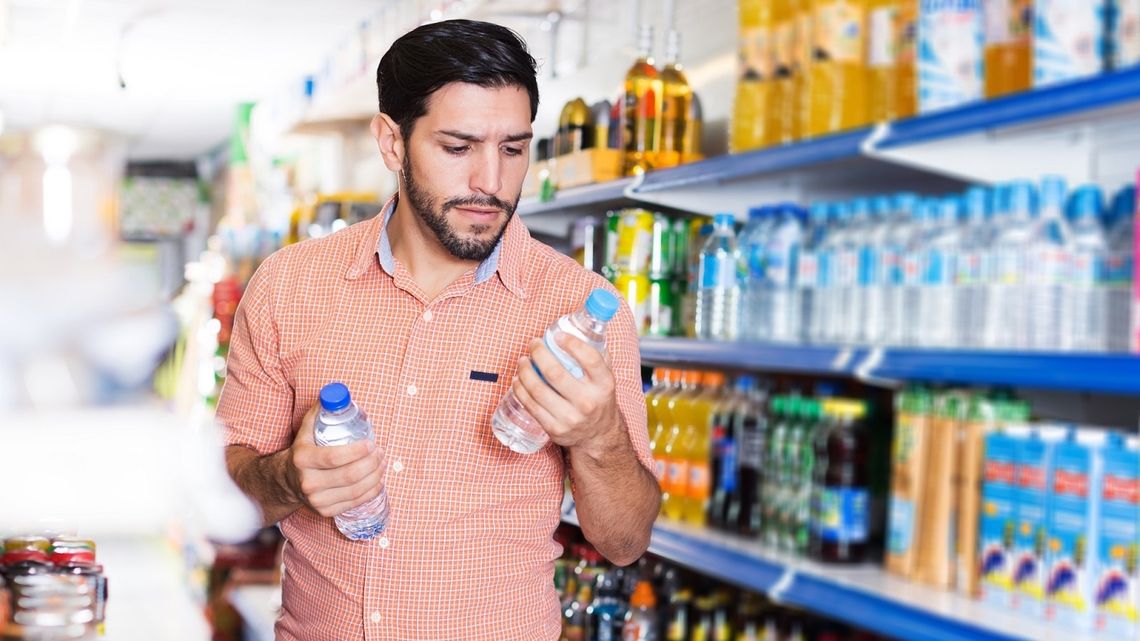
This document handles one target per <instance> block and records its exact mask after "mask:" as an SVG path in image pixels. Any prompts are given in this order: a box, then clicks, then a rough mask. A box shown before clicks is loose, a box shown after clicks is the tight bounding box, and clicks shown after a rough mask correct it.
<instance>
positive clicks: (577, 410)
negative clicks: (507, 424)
mask: <svg viewBox="0 0 1140 641" xmlns="http://www.w3.org/2000/svg"><path fill="white" fill-rule="evenodd" d="M557 340H558V346H559V347H561V348H562V349H563V350H565V351H566V353H568V354H570V356H572V357H573V358H574V360H576V361H578V364H579V365H580V366H581V367H582V372H583V376H582V378H581V379H576V378H574V376H573V375H572V374H570V372H568V371H566V368H565V367H563V366H562V363H560V362H559V361H558V359H557V358H555V356H554V354H552V353H551V352H550V350H549V349H548V348H547V347H546V345H545V344H543V342H542V340H540V339H535V340H534V341H532V342H531V344H530V356H523V357H522V358H520V359H519V362H518V378H516V379H515V382H514V384H513V386H512V387H513V389H514V393H515V396H516V397H518V399H519V401H521V402H522V404H523V406H524V407H526V409H527V411H528V412H530V414H531V416H533V417H534V418H535V419H536V420H538V422H539V424H540V425H542V429H544V430H546V433H547V434H548V435H550V440H552V441H554V442H555V443H556V444H558V445H561V446H562V447H565V448H582V449H583V450H584V451H585V452H586V453H589V454H591V456H593V457H595V458H599V457H601V456H602V455H603V454H604V453H605V452H606V451H608V450H610V449H611V448H612V447H615V446H616V445H617V444H619V443H621V441H620V440H617V439H618V438H620V437H622V436H624V433H623V431H622V430H623V426H622V418H621V412H619V411H618V405H617V393H616V387H615V384H614V375H613V371H612V370H610V366H609V363H607V362H606V359H605V357H604V356H603V355H602V354H601V353H600V352H599V351H598V350H596V349H594V348H593V347H592V346H590V345H589V344H588V343H586V342H585V341H583V340H581V339H579V338H578V337H576V336H571V335H567V334H562V335H560V336H559V337H558V339H557ZM535 366H537V367H538V369H539V371H541V372H542V377H539V375H538V372H535V371H534V367H535ZM543 378H545V379H546V381H545V382H544V381H543ZM548 383H549V384H548Z"/></svg>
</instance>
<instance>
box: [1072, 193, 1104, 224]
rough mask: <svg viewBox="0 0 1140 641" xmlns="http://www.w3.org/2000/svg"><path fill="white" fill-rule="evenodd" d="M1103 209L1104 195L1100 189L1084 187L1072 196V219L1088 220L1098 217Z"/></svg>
mask: <svg viewBox="0 0 1140 641" xmlns="http://www.w3.org/2000/svg"><path fill="white" fill-rule="evenodd" d="M1102 209H1104V193H1102V192H1101V190H1100V187H1096V186H1094V185H1085V186H1083V187H1081V188H1079V189H1077V191H1076V193H1074V194H1073V217H1074V218H1088V217H1096V216H1099V215H1100V212H1101V210H1102Z"/></svg>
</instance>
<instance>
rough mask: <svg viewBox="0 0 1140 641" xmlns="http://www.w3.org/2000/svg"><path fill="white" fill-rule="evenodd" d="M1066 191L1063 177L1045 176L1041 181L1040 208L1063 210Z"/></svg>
mask: <svg viewBox="0 0 1140 641" xmlns="http://www.w3.org/2000/svg"><path fill="white" fill-rule="evenodd" d="M1067 190H1068V188H1067V186H1066V185H1065V178H1064V177H1063V176H1045V177H1044V178H1042V179H1041V208H1042V209H1047V208H1049V207H1055V208H1056V209H1058V210H1063V209H1064V208H1065V196H1066V195H1067V194H1066V191H1067Z"/></svg>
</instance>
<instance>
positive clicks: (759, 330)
mask: <svg viewBox="0 0 1140 641" xmlns="http://www.w3.org/2000/svg"><path fill="white" fill-rule="evenodd" d="M776 214H777V212H776V208H774V207H770V206H764V207H753V208H752V209H750V210H748V224H747V225H745V226H744V229H742V230H740V236H739V243H738V244H739V245H740V260H741V263H742V265H741V272H742V273H743V274H744V283H743V284H742V286H743V289H742V292H741V298H742V301H741V305H740V314H741V316H740V332H741V337H742V338H747V339H750V340H758V341H760V340H768V339H770V338H771V327H770V326H769V324H768V319H769V317H770V314H769V312H768V309H767V308H768V302H769V301H768V300H767V298H766V293H765V291H764V272H765V269H766V263H767V251H768V238H769V236H770V234H771V231H772V228H773V227H774V226H775V224H776V218H777V215H776Z"/></svg>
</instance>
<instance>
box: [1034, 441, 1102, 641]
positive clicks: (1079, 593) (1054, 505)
mask: <svg viewBox="0 0 1140 641" xmlns="http://www.w3.org/2000/svg"><path fill="white" fill-rule="evenodd" d="M1104 441H1105V435H1104V434H1103V433H1098V432H1093V431H1085V430H1081V431H1080V432H1076V431H1074V432H1072V433H1071V434H1070V436H1069V438H1068V439H1066V440H1065V441H1064V442H1063V443H1059V444H1058V445H1057V447H1056V450H1055V454H1054V459H1053V461H1054V462H1053V497H1052V502H1051V505H1050V509H1049V520H1048V521H1049V547H1048V551H1047V553H1046V567H1047V571H1048V577H1047V583H1046V588H1045V591H1046V599H1047V603H1046V617H1047V618H1048V619H1050V620H1053V621H1056V622H1057V623H1058V624H1059V625H1063V626H1066V627H1069V628H1072V629H1074V630H1081V631H1091V630H1092V629H1093V618H1094V617H1093V615H1094V611H1095V606H1096V602H1095V597H1096V577H1095V569H1096V563H1097V558H1098V553H1099V547H1100V492H1098V491H1097V488H1099V487H1100V484H1101V474H1102V470H1103V461H1104V459H1103V455H1104Z"/></svg>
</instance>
